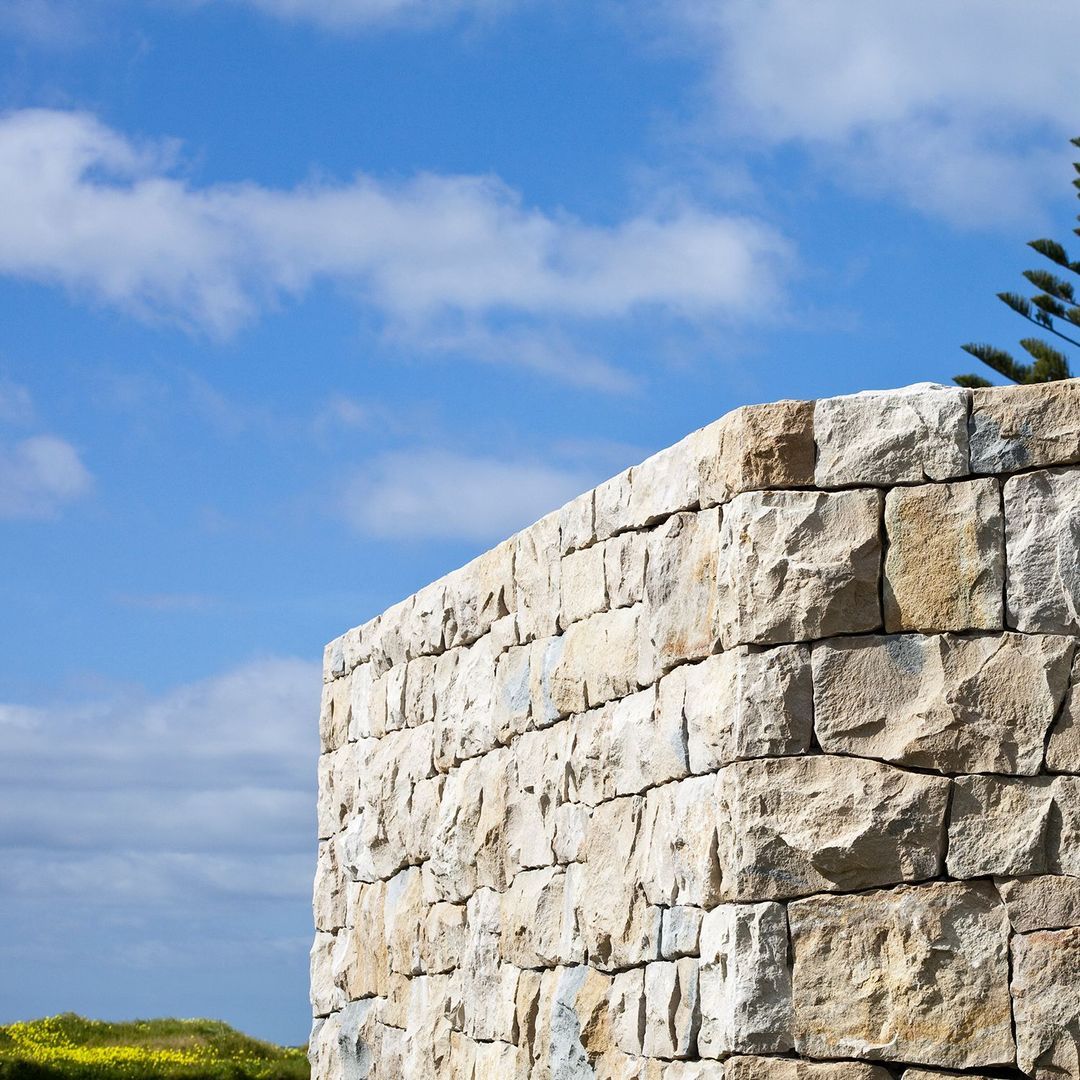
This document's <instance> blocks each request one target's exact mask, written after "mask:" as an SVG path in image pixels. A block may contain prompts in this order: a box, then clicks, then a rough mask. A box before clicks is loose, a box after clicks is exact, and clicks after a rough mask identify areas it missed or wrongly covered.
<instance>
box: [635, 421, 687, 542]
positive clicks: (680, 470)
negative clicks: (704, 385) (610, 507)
mask: <svg viewBox="0 0 1080 1080" xmlns="http://www.w3.org/2000/svg"><path fill="white" fill-rule="evenodd" d="M696 434H697V433H696V432H695V433H693V434H691V435H688V436H687V437H686V438H685V439H681V440H680V441H679V442H677V443H675V445H674V446H668V447H666V448H665V449H663V450H661V451H660V452H659V453H658V454H653V456H652V457H650V458H648V459H647V460H646V461H643V462H642V463H641V464H640V465H635V466H634V468H633V470H632V472H631V485H630V510H629V521H630V524H631V526H632V527H633V528H635V529H644V528H646V527H647V526H649V525H652V524H654V523H655V522H657V521H661V520H662V519H663V518H666V517H668V515H670V514H675V513H678V512H679V511H682V510H691V509H697V505H698V500H699V498H700V495H699V487H700V483H701V479H700V475H699V474H700V469H699V467H698V456H697V451H696V443H695V435H696Z"/></svg>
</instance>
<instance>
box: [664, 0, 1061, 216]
mask: <svg viewBox="0 0 1080 1080" xmlns="http://www.w3.org/2000/svg"><path fill="white" fill-rule="evenodd" d="M665 12H666V14H668V15H670V14H672V13H674V15H675V17H676V19H677V20H681V24H682V26H683V28H684V29H689V31H690V40H692V42H693V47H695V48H704V49H705V50H706V52H707V55H708V56H709V58H710V61H711V64H712V74H713V80H714V86H715V94H714V101H715V107H716V116H717V118H718V119H719V122H720V125H721V128H722V130H723V131H724V132H725V133H728V134H730V133H736V134H740V135H747V136H750V137H752V138H754V139H760V140H764V141H766V142H769V143H776V144H780V143H788V142H796V143H801V144H804V145H806V146H808V147H810V148H812V149H813V150H814V151H816V152H817V153H819V154H820V155H821V156H822V160H823V161H824V162H826V163H827V164H828V165H829V166H830V167H831V168H832V169H833V170H834V174H835V175H836V176H837V178H840V179H847V180H854V181H855V182H856V183H859V184H862V185H868V186H872V187H874V188H878V189H881V190H886V191H889V192H892V193H899V194H900V195H901V196H902V197H903V198H904V199H906V200H908V201H909V202H911V203H912V204H914V205H916V206H918V207H920V208H921V209H924V210H927V211H930V212H933V213H938V214H943V215H945V216H946V217H949V218H952V219H955V220H958V221H963V222H975V223H985V222H986V221H987V219H988V217H989V216H991V215H997V214H1001V213H1008V214H1009V215H1010V216H1011V217H1021V216H1027V217H1030V214H1031V212H1032V208H1033V207H1032V202H1033V200H1034V199H1035V198H1036V196H1037V195H1038V194H1039V191H1040V188H1042V187H1044V186H1046V185H1048V184H1049V183H1051V182H1053V183H1056V184H1057V185H1058V188H1059V189H1060V188H1061V187H1062V186H1063V185H1064V183H1065V181H1064V180H1063V179H1061V175H1063V174H1061V175H1057V174H1055V172H1054V170H1055V168H1056V167H1057V164H1058V163H1059V162H1060V161H1061V160H1062V159H1063V157H1064V153H1065V147H1064V145H1063V144H1064V139H1065V138H1066V137H1067V136H1070V135H1073V134H1076V132H1075V131H1074V130H1073V129H1074V128H1075V127H1076V125H1077V118H1076V109H1075V103H1074V100H1073V97H1074V96H1073V95H1071V94H1070V93H1069V92H1068V88H1069V87H1071V86H1072V85H1073V84H1074V82H1075V72H1076V47H1075V46H1076V41H1077V40H1078V38H1080V6H1077V4H1076V3H1075V0H1032V2H1030V3H1027V4H1025V5H1023V7H1022V8H1019V7H1018V6H1017V5H1016V4H1015V3H1014V2H1013V0H948V2H946V3H942V2H940V0H911V2H910V3H905V4H887V3H884V2H880V0H867V2H863V3H857V2H852V0H819V2H816V3H812V4H808V3H805V0H725V2H724V3H722V4H718V3H714V2H710V0H681V2H679V3H678V4H676V5H673V6H671V7H669V8H667V9H665Z"/></svg>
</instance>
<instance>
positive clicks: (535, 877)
mask: <svg viewBox="0 0 1080 1080" xmlns="http://www.w3.org/2000/svg"><path fill="white" fill-rule="evenodd" d="M501 921H502V937H501V941H500V955H501V956H502V959H503V960H504V961H506V963H508V964H512V965H513V966H514V967H516V968H546V967H557V966H560V965H564V966H565V965H571V964H580V963H582V962H583V961H584V959H585V956H584V946H583V945H582V942H581V938H580V936H579V935H578V933H577V928H576V926H575V925H574V910H573V902H572V897H570V896H568V895H567V879H566V872H565V871H563V870H556V869H554V868H551V867H547V868H544V869H541V870H523V871H522V872H521V873H519V874H518V875H517V876H516V877H515V878H514V880H513V882H512V884H511V885H510V887H509V889H507V891H506V892H504V893H503V894H502V916H501Z"/></svg>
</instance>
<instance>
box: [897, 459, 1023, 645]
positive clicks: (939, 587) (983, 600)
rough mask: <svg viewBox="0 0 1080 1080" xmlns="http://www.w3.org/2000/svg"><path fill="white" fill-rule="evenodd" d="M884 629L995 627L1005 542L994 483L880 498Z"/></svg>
mask: <svg viewBox="0 0 1080 1080" xmlns="http://www.w3.org/2000/svg"><path fill="white" fill-rule="evenodd" d="M885 534H886V539H887V541H888V547H887V549H886V555H885V594H884V595H885V629H886V630H887V631H889V633H896V632H898V631H903V630H920V631H922V632H924V633H932V632H935V631H942V630H1000V629H1001V625H1002V586H1003V584H1004V580H1005V543H1004V534H1003V522H1002V518H1001V488H1000V486H999V484H998V482H997V480H994V479H986V480H965V481H962V482H960V483H956V484H927V485H923V486H920V487H912V488H902V487H901V488H894V489H893V490H892V491H890V492H889V493H888V495H886V497H885Z"/></svg>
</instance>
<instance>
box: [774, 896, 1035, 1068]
mask: <svg viewBox="0 0 1080 1080" xmlns="http://www.w3.org/2000/svg"><path fill="white" fill-rule="evenodd" d="M788 917H789V919H790V922H791V942H792V949H793V952H794V966H793V970H792V988H793V995H794V1003H795V1044H796V1047H797V1049H798V1051H799V1052H800V1053H801V1054H804V1055H806V1056H809V1057H812V1058H837V1057H855V1058H864V1059H871V1060H887V1061H888V1060H891V1061H903V1062H908V1063H912V1064H922V1065H940V1066H944V1067H946V1068H948V1067H952V1068H958V1069H965V1068H978V1067H980V1066H991V1065H992V1066H999V1065H1000V1066H1010V1065H1012V1064H1013V1063H1014V1060H1015V1053H1016V1049H1015V1047H1014V1045H1013V1038H1012V1009H1011V1003H1010V998H1009V926H1008V920H1007V919H1006V916H1005V909H1004V907H1003V905H1002V904H1001V901H1000V900H999V899H998V896H997V893H996V892H995V891H994V889H993V887H992V886H991V885H989V884H987V883H982V882H979V883H973V884H952V883H947V884H934V885H925V886H920V887H917V888H916V887H901V888H898V889H893V890H891V891H887V892H871V893H861V894H858V895H854V896H819V897H812V898H810V899H808V900H800V901H798V902H796V903H793V904H792V905H791V906H790V907H789V909H788Z"/></svg>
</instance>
